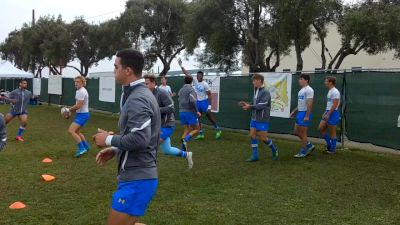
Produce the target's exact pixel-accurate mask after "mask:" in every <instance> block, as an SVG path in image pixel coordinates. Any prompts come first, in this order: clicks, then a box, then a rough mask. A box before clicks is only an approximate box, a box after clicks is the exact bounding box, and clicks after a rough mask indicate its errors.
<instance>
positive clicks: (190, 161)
mask: <svg viewBox="0 0 400 225" xmlns="http://www.w3.org/2000/svg"><path fill="white" fill-rule="evenodd" d="M186 159H187V161H188V168H189V169H192V168H193V153H192V152H188V153H187V154H186Z"/></svg>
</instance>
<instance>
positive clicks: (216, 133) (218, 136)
mask: <svg viewBox="0 0 400 225" xmlns="http://www.w3.org/2000/svg"><path fill="white" fill-rule="evenodd" d="M221 135H222V131H221V130H217V132H215V139H217V140H218V139H221Z"/></svg>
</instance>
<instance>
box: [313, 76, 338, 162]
mask: <svg viewBox="0 0 400 225" xmlns="http://www.w3.org/2000/svg"><path fill="white" fill-rule="evenodd" d="M325 86H326V88H328V90H329V91H328V95H327V102H326V112H325V113H324V115H322V120H321V122H320V123H319V127H318V130H319V131H320V132H321V135H322V137H323V138H324V139H325V141H326V150H327V151H326V152H328V153H330V154H335V152H336V142H337V138H336V126H337V124H338V123H339V121H340V113H339V111H338V109H339V106H340V92H339V90H338V89H337V88H336V87H335V86H336V77H333V76H328V77H326V79H325ZM327 131H328V132H327Z"/></svg>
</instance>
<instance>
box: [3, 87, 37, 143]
mask: <svg viewBox="0 0 400 225" xmlns="http://www.w3.org/2000/svg"><path fill="white" fill-rule="evenodd" d="M27 88H28V82H27V81H26V80H20V81H19V88H17V89H15V90H14V91H12V92H11V93H10V94H9V96H8V97H4V98H5V100H6V102H9V103H11V109H10V112H9V113H8V114H7V115H6V117H5V118H4V119H5V122H6V124H8V123H9V122H11V120H12V119H14V118H15V117H18V119H19V121H20V126H19V129H18V133H17V136H15V140H17V141H21V142H22V141H24V139H23V138H22V133H23V132H24V131H25V128H26V126H27V125H28V110H27V108H28V105H29V101H30V99H31V98H32V92H30V91H29V90H27Z"/></svg>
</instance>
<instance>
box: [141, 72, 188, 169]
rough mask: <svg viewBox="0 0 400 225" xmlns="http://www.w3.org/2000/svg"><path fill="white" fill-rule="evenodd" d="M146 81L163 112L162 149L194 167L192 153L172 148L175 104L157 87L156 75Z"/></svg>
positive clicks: (146, 76) (148, 77) (145, 78)
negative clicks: (185, 160)
mask: <svg viewBox="0 0 400 225" xmlns="http://www.w3.org/2000/svg"><path fill="white" fill-rule="evenodd" d="M144 80H145V83H146V86H147V87H148V88H149V89H150V91H151V92H153V94H154V96H155V97H156V99H157V102H158V106H159V107H160V112H161V134H160V148H161V150H162V152H163V153H164V154H165V155H171V156H175V157H176V156H177V157H181V158H185V159H187V161H188V167H189V169H191V168H192V167H193V159H192V155H193V153H192V152H186V151H182V150H180V149H178V148H175V147H171V136H172V134H173V133H174V131H175V116H174V111H175V108H174V102H173V101H172V98H171V96H170V94H169V93H168V92H166V91H165V90H163V89H161V88H159V87H157V80H156V77H155V76H154V75H145V76H144Z"/></svg>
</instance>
